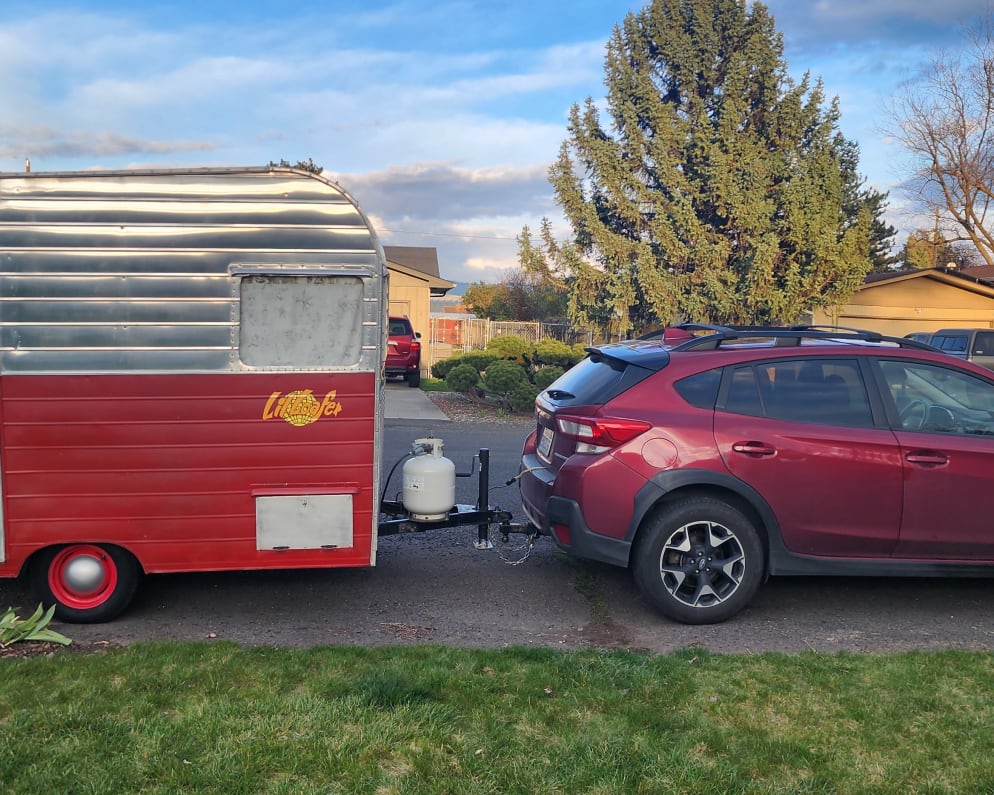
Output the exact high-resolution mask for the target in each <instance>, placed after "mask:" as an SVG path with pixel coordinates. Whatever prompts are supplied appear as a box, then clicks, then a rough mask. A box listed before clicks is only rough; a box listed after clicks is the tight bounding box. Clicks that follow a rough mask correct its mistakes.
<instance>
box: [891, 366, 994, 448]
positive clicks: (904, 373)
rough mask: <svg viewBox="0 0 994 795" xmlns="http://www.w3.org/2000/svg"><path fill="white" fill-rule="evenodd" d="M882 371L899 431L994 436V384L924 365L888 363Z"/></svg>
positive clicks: (956, 372) (957, 372) (944, 368)
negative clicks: (892, 403)
mask: <svg viewBox="0 0 994 795" xmlns="http://www.w3.org/2000/svg"><path fill="white" fill-rule="evenodd" d="M880 371H881V373H882V374H883V377H884V381H885V382H886V384H887V391H888V393H889V394H890V397H891V399H892V400H893V402H894V411H895V414H896V417H897V428H898V429H899V430H905V431H922V432H925V433H952V434H960V435H965V436H994V383H991V382H989V381H985V380H984V379H982V378H978V377H977V376H975V375H973V374H971V373H964V372H962V371H960V370H953V369H951V368H949V367H941V366H939V365H934V364H926V363H924V362H912V361H904V360H901V361H897V360H890V359H886V360H882V361H881V362H880Z"/></svg>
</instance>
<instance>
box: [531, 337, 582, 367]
mask: <svg viewBox="0 0 994 795" xmlns="http://www.w3.org/2000/svg"><path fill="white" fill-rule="evenodd" d="M585 355H586V353H583V355H581V356H579V357H577V355H576V351H574V350H573V348H571V347H570V346H569V345H567V344H566V343H565V342H560V341H559V340H555V339H551V338H549V337H546V338H545V339H542V340H539V341H538V342H537V343H535V364H536V365H539V366H541V365H553V366H556V367H562V368H567V367H572V366H573V365H574V364H576V363H577V362H578V361H580V359H582V358H583V356H585Z"/></svg>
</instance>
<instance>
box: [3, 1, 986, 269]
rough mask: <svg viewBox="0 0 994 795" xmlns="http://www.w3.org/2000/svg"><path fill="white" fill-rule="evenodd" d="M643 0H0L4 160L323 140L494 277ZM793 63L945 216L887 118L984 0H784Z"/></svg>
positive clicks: (865, 163)
mask: <svg viewBox="0 0 994 795" xmlns="http://www.w3.org/2000/svg"><path fill="white" fill-rule="evenodd" d="M647 2H648V0H646V2H630V1H629V0H570V2H564V0H437V2H432V1H431V0H362V1H361V2H360V1H359V0H295V1H294V2H286V1H285V0H279V1H278V2H268V1H262V0H237V2H236V1H235V0H217V1H216V2H215V1H213V0H200V2H189V0H176V1H175V2H167V3H163V2H157V1H156V0H145V1H144V2H141V3H135V2H134V0H126V1H116V0H73V1H72V2H58V0H55V1H53V2H49V1H48V0H30V1H29V2H25V1H23V0H0V171H22V170H23V169H24V167H25V160H26V159H28V158H30V161H31V169H32V171H61V170H83V169H94V168H115V169H116V168H129V167H159V166H162V167H176V166H209V165H218V166H238V165H253V166H257V165H265V164H266V163H269V162H271V161H280V160H288V161H290V162H297V161H299V160H305V161H306V160H307V159H311V160H313V161H314V162H315V163H316V164H318V165H320V166H322V167H323V168H324V169H325V170H326V172H327V173H328V174H329V175H331V176H332V177H333V178H334V179H336V180H337V181H338V182H339V183H340V184H341V185H342V186H343V187H344V188H346V189H347V190H348V191H349V192H350V193H351V194H352V195H353V196H354V197H355V198H356V200H357V201H358V202H359V204H360V206H361V207H362V208H363V210H364V211H365V212H366V214H367V215H368V216H369V217H370V219H371V220H372V222H373V224H374V226H375V228H376V230H377V232H378V234H379V236H380V239H381V241H382V242H383V244H384V245H399V246H433V247H435V248H436V249H437V252H438V260H439V268H440V272H441V275H442V277H443V278H447V279H450V280H452V281H459V282H472V281H490V282H493V281H499V280H500V278H501V276H502V274H503V273H505V272H506V271H507V269H509V268H516V267H517V248H518V247H517V243H516V240H515V238H516V237H517V236H518V235H519V234H520V233H521V230H522V228H523V227H524V226H526V225H527V226H528V227H530V228H531V229H532V230H537V229H538V227H539V225H540V223H541V220H542V218H543V217H548V218H550V219H551V220H552V221H553V224H554V227H555V228H556V229H557V231H558V232H560V233H561V236H562V237H565V236H566V234H567V232H568V227H566V226H564V225H563V224H562V218H561V215H560V214H559V211H558V208H557V206H556V203H555V197H554V194H553V191H552V188H551V186H550V185H549V182H548V168H549V165H550V163H551V162H552V160H553V159H554V158H555V157H556V155H557V153H558V151H559V147H560V144H561V143H562V142H563V141H564V140H565V138H566V124H567V118H568V114H569V110H570V107H571V105H573V104H574V103H583V102H584V101H585V100H586V99H587V98H588V97H590V98H593V99H594V100H595V101H596V100H600V99H602V98H603V95H604V55H605V43H606V41H607V39H608V37H609V36H610V35H611V32H612V30H613V28H614V26H615V25H616V24H620V23H621V22H622V21H623V19H624V18H625V16H626V15H627V14H628V13H629V12H631V11H638V10H640V9H641V8H642V7H643V6H644V5H646V4H647ZM766 5H767V7H768V8H769V10H770V12H771V13H772V14H773V16H774V18H775V20H776V23H777V29H778V30H779V31H780V32H781V33H782V34H783V37H784V43H785V53H784V55H785V59H786V61H787V63H788V65H789V68H790V72H791V74H792V75H794V76H795V77H797V78H800V77H801V76H802V75H803V74H804V73H805V72H809V73H810V74H811V75H812V76H813V77H820V78H821V79H822V81H823V82H824V86H825V92H826V94H827V95H828V96H829V97H832V96H837V97H838V98H839V102H840V108H841V111H842V116H841V120H840V125H839V126H840V129H841V131H842V133H843V134H844V135H845V136H846V137H847V138H850V139H852V140H855V141H857V142H858V143H859V145H860V151H861V157H860V171H861V173H862V174H863V175H864V176H865V177H866V180H867V185H868V186H871V187H873V188H876V189H877V190H880V191H888V192H889V193H890V207H889V209H888V213H887V220H888V221H889V222H890V223H892V224H894V225H895V226H896V227H898V229H899V230H901V233H900V234H899V236H898V244H899V245H900V244H902V243H903V240H904V238H905V237H906V235H907V232H908V231H911V230H913V229H915V228H917V227H919V226H928V223H927V222H926V221H924V220H923V219H921V218H919V217H916V216H915V214H914V212H913V208H912V207H911V205H910V204H909V202H908V200H907V199H906V197H905V196H904V195H903V193H902V192H901V189H900V184H901V181H902V177H904V176H905V174H906V169H907V155H906V153H905V152H904V151H903V149H902V148H901V146H900V144H898V143H897V142H895V141H893V140H891V139H889V138H888V137H887V135H886V134H885V132H884V131H883V130H884V128H885V126H886V124H887V123H888V119H887V116H886V108H887V106H888V103H889V102H890V100H891V98H892V97H893V96H894V95H895V92H896V91H897V90H898V89H899V87H900V86H901V85H902V84H903V83H905V82H906V81H909V80H913V79H914V78H915V76H916V74H919V73H920V71H921V69H922V68H923V66H924V65H925V64H926V63H927V62H928V60H929V58H930V57H932V56H934V55H935V54H936V53H937V52H938V51H939V50H942V49H945V50H952V49H954V48H955V47H956V46H957V44H959V43H960V42H962V41H963V37H962V31H963V25H964V24H966V23H968V22H969V21H970V20H971V19H976V18H978V17H979V16H980V15H981V14H983V13H984V12H985V10H987V9H988V8H989V5H988V0H943V2H941V3H937V2H935V0H768V2H766Z"/></svg>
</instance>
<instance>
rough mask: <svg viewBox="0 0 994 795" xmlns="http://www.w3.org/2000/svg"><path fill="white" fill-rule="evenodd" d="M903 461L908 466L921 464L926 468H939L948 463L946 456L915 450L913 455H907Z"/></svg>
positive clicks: (931, 451)
mask: <svg viewBox="0 0 994 795" xmlns="http://www.w3.org/2000/svg"><path fill="white" fill-rule="evenodd" d="M904 460H905V461H907V462H908V463H909V464H921V465H922V466H926V467H940V466H945V465H946V464H948V463H949V458H948V457H947V456H945V455H943V454H942V453H937V452H935V451H934V450H915V451H914V452H913V453H908V454H907V455H906V456H905V457H904Z"/></svg>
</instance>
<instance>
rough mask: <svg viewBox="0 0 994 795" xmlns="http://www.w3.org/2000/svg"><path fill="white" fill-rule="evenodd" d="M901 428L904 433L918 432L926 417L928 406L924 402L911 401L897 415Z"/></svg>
mask: <svg viewBox="0 0 994 795" xmlns="http://www.w3.org/2000/svg"><path fill="white" fill-rule="evenodd" d="M898 417H899V419H900V420H901V427H902V428H904V430H906V431H920V430H921V429H922V426H923V425H925V420H926V418H927V417H928V404H927V403H926V402H925V401H924V400H912V401H911V402H910V403H908V405H907V406H905V407H904V408H903V409H901V411H900V412H899V413H898Z"/></svg>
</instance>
